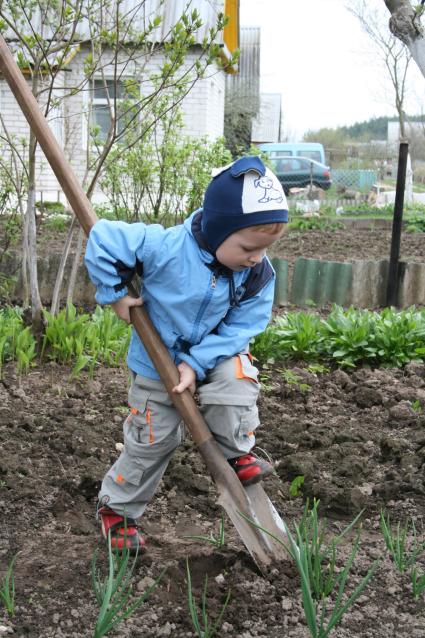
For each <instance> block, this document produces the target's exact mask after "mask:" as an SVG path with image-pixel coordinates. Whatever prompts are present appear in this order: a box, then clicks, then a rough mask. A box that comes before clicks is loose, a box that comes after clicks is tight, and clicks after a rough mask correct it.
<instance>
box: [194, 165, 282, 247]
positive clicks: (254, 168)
mask: <svg viewBox="0 0 425 638" xmlns="http://www.w3.org/2000/svg"><path fill="white" fill-rule="evenodd" d="M287 221H288V205H287V203H286V197H285V193H284V192H283V188H282V186H281V184H280V182H279V180H278V179H277V177H276V175H275V174H274V173H273V172H272V171H271V170H270V169H269V168H266V167H265V166H264V164H263V162H262V161H261V159H260V158H259V157H255V156H253V157H242V158H241V159H238V160H236V162H233V164H228V165H227V166H224V167H223V168H221V169H219V170H218V171H217V172H216V173H215V175H214V177H213V179H212V181H211V182H210V184H209V185H208V187H207V190H206V191H205V197H204V206H203V212H202V223H201V224H202V225H201V228H202V234H203V235H204V237H205V240H206V241H207V243H208V245H209V247H210V248H211V249H212V250H213V251H214V252H215V251H216V250H217V248H218V247H219V246H220V244H222V243H223V241H224V240H225V239H226V238H227V237H228V236H229V235H231V234H232V233H234V232H236V231H237V230H241V229H242V228H248V227H249V226H257V225H259V224H273V223H275V222H287Z"/></svg>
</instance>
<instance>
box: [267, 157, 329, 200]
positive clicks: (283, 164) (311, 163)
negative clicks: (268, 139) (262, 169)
mask: <svg viewBox="0 0 425 638" xmlns="http://www.w3.org/2000/svg"><path fill="white" fill-rule="evenodd" d="M269 161H270V164H271V166H272V168H273V170H274V172H275V173H276V176H277V177H278V179H279V181H280V183H281V184H282V186H283V190H284V191H285V194H286V195H288V193H289V189H290V188H294V187H297V188H305V187H306V186H309V185H310V184H312V185H313V186H318V187H319V188H323V189H324V190H327V189H328V188H330V187H331V186H332V180H331V171H330V168H329V166H326V164H321V163H320V162H316V161H315V160H313V159H310V158H307V157H270V158H269Z"/></svg>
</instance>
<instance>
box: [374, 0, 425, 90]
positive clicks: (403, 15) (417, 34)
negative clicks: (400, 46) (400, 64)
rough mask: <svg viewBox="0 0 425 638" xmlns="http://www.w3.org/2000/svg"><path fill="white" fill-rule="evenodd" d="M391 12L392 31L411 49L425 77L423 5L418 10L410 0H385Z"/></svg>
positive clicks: (390, 23) (390, 25) (390, 24)
mask: <svg viewBox="0 0 425 638" xmlns="http://www.w3.org/2000/svg"><path fill="white" fill-rule="evenodd" d="M384 2H385V5H386V7H387V9H388V11H389V12H390V13H391V18H390V22H389V27H390V31H391V33H392V34H393V35H395V36H396V38H398V39H399V40H401V41H402V42H403V43H404V44H405V45H406V46H407V48H408V49H409V51H410V53H411V55H412V58H413V59H414V60H415V62H416V64H417V65H418V67H419V70H420V72H421V73H422V75H423V76H424V77H425V33H424V29H423V27H422V24H421V17H420V16H421V11H420V10H421V9H422V5H419V4H418V5H417V7H419V8H420V10H417V9H416V8H415V7H414V6H412V5H411V4H410V1H409V0H384Z"/></svg>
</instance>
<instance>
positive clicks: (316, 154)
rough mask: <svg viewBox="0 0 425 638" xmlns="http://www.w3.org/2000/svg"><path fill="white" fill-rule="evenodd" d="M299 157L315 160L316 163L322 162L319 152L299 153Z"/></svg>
mask: <svg viewBox="0 0 425 638" xmlns="http://www.w3.org/2000/svg"><path fill="white" fill-rule="evenodd" d="M300 155H301V157H309V158H310V159H313V160H316V162H321V161H322V156H321V155H320V152H319V151H300Z"/></svg>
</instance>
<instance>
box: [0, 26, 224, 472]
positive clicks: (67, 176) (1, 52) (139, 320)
mask: <svg viewBox="0 0 425 638" xmlns="http://www.w3.org/2000/svg"><path fill="white" fill-rule="evenodd" d="M0 69H1V71H2V73H3V75H4V77H5V79H6V80H7V82H8V84H9V86H10V88H11V90H12V93H13V94H14V96H15V99H16V101H17V102H18V104H19V106H20V108H21V109H22V112H23V113H24V115H25V117H26V119H27V121H28V124H29V125H30V127H31V129H32V130H33V132H34V135H35V137H36V138H37V140H38V143H39V144H40V146H41V148H42V149H43V152H44V154H45V156H46V158H47V160H48V162H49V164H50V166H51V167H52V170H53V172H54V173H55V175H56V177H57V179H58V182H59V184H60V185H61V186H62V189H63V191H64V193H65V195H66V197H67V199H68V201H69V203H70V205H71V208H72V210H73V211H74V213H75V215H76V217H77V219H78V221H79V222H80V224H81V226H82V228H83V230H84V232H85V233H86V235H88V234H89V232H90V229H91V228H92V226H93V225H94V224H95V223H96V222H97V219H98V218H97V216H96V214H95V212H94V211H93V208H92V205H91V203H90V201H89V199H88V198H87V196H86V194H85V192H84V191H83V189H82V187H81V184H80V183H79V182H78V180H77V178H76V176H75V174H74V172H73V170H72V168H71V165H70V163H69V162H68V160H67V159H66V157H65V156H64V154H63V151H62V149H61V147H60V146H59V144H58V142H57V141H56V138H55V136H54V135H53V133H52V131H51V130H50V127H49V125H48V123H47V121H46V118H45V117H44V115H43V114H42V112H41V111H40V107H39V105H38V103H37V100H36V99H35V97H34V96H33V94H32V93H31V91H30V88H29V86H28V84H27V82H26V80H25V78H24V76H23V75H22V73H21V71H20V70H19V68H18V66H17V64H16V62H15V60H14V59H13V57H12V54H11V52H10V50H9V47H8V46H7V44H6V42H5V40H4V38H3V36H1V35H0ZM130 317H131V321H132V324H133V325H134V328H135V330H136V332H137V334H138V335H139V337H140V338H141V340H142V341H143V344H144V346H145V348H146V350H147V352H148V354H149V356H150V358H151V359H152V361H153V363H154V365H155V368H156V369H157V371H158V373H159V376H160V377H161V379H162V382H163V383H164V385H165V387H166V388H167V391H168V393H169V394H170V396H171V398H172V400H173V402H174V405H175V406H176V408H177V410H178V411H179V412H180V414H181V416H182V418H183V420H184V421H185V423H186V425H187V427H188V428H189V431H190V433H191V435H192V437H193V439H194V441H195V443H196V444H197V445H198V446H200V445H202V444H203V443H205V442H206V441H208V440H209V439H211V438H212V435H211V432H210V430H209V428H208V426H207V424H206V423H205V421H204V419H203V418H202V415H201V414H200V412H199V410H198V408H197V406H196V404H195V401H194V399H193V397H192V395H191V394H190V392H189V391H188V390H186V391H185V392H183V393H182V394H174V393H172V392H171V390H172V388H173V387H174V386H176V385H177V384H178V383H179V379H180V375H179V372H178V370H177V368H176V366H175V365H174V362H173V360H172V359H171V357H170V355H169V353H168V350H167V349H166V347H165V346H164V344H163V343H162V341H161V338H160V336H159V334H158V332H157V331H156V329H155V328H154V326H153V324H152V322H151V320H150V318H149V315H148V313H147V312H146V310H145V308H143V306H142V307H134V308H131V311H130ZM208 447H209V448H211V446H208ZM213 447H214V446H213ZM205 460H206V461H207V459H205ZM222 463H223V464H224V463H225V460H224V457H223V458H222ZM226 465H227V464H226Z"/></svg>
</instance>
